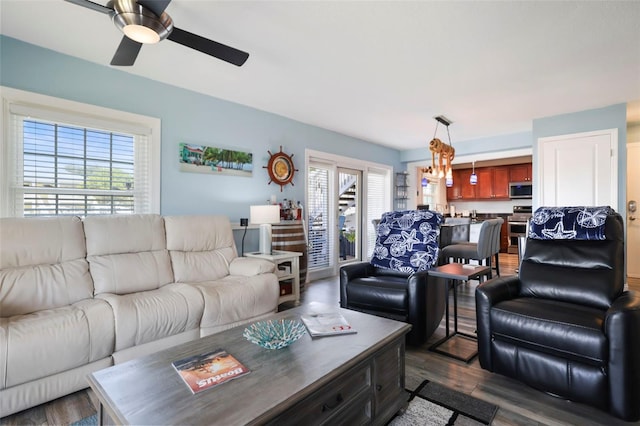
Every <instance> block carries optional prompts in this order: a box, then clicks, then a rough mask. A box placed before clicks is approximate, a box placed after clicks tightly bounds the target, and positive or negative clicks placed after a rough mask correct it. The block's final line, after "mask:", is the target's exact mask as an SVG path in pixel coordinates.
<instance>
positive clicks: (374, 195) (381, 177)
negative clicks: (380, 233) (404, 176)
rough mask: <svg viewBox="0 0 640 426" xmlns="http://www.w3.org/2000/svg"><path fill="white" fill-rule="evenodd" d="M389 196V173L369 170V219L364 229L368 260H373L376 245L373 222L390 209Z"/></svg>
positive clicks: (367, 203) (367, 202)
mask: <svg viewBox="0 0 640 426" xmlns="http://www.w3.org/2000/svg"><path fill="white" fill-rule="evenodd" d="M389 196H390V194H389V173H388V172H386V171H384V170H381V171H378V170H369V171H368V173H367V201H366V206H367V207H366V208H367V217H366V220H365V227H364V232H365V235H366V237H365V238H366V239H365V241H366V247H365V250H366V255H367V260H368V259H370V258H371V255H372V254H373V249H374V247H375V245H376V229H375V227H374V225H373V221H374V220H379V219H380V218H381V217H382V213H384V212H386V211H387V210H388V209H389Z"/></svg>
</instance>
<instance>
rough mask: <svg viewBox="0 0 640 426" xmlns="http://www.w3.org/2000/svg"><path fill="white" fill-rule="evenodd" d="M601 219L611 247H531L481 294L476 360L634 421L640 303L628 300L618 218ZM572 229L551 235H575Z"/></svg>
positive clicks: (556, 243)
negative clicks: (514, 269)
mask: <svg viewBox="0 0 640 426" xmlns="http://www.w3.org/2000/svg"><path fill="white" fill-rule="evenodd" d="M539 210H540V209H539ZM543 213H544V212H543ZM547 213H549V211H548V210H547ZM536 214H538V211H536ZM536 214H534V217H533V220H534V221H535V219H536ZM605 216H606V219H604V220H603V222H604V232H605V235H606V239H604V240H595V241H594V240H567V239H555V240H544V239H542V240H541V239H532V238H528V239H527V244H526V250H525V253H524V255H523V258H522V262H521V265H520V272H519V276H512V277H503V278H496V279H494V280H491V281H488V282H486V283H484V284H481V285H480V286H478V288H477V289H476V315H477V330H478V351H479V360H480V365H481V367H482V368H484V369H487V370H489V371H493V372H496V373H500V374H503V375H505V376H509V377H512V378H516V379H518V380H521V381H523V382H525V383H527V384H529V385H530V386H532V387H535V388H538V389H540V390H542V391H545V392H548V393H550V394H553V395H556V396H560V397H562V398H565V399H569V400H572V401H576V402H581V403H585V404H589V405H592V406H595V407H598V408H600V409H602V410H605V411H608V412H610V413H611V414H613V415H614V416H616V417H619V418H621V419H624V420H627V421H636V420H639V419H640V296H639V295H638V294H635V293H633V292H629V291H624V274H625V269H624V230H623V223H622V218H621V217H620V215H619V214H617V213H615V212H613V211H608V212H607V214H606V215H605ZM567 229H570V228H567V226H564V228H563V227H562V226H560V227H556V229H555V230H554V231H553V232H549V234H551V233H555V234H564V236H565V237H566V235H569V234H571V233H572V232H574V231H571V230H569V231H566V230H567ZM530 235H531V234H530Z"/></svg>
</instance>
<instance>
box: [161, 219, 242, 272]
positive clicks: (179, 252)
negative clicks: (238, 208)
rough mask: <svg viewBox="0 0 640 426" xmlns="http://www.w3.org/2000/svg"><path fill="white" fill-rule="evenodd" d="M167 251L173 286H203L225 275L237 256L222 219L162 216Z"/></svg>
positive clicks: (233, 242)
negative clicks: (194, 283) (192, 284)
mask: <svg viewBox="0 0 640 426" xmlns="http://www.w3.org/2000/svg"><path fill="white" fill-rule="evenodd" d="M164 220H165V229H166V233H167V249H168V250H169V253H170V255H171V263H172V267H173V273H174V278H175V282H191V283H193V282H203V281H209V280H216V279H218V278H222V277H225V276H227V275H229V264H230V263H231V262H232V261H233V259H235V258H236V257H237V256H238V254H237V250H236V245H235V240H234V239H233V231H232V230H231V224H230V223H229V218H227V217H226V216H166V217H165V218H164Z"/></svg>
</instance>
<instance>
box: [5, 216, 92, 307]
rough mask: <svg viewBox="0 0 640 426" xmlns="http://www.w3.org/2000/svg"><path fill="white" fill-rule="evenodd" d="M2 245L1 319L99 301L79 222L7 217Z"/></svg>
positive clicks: (67, 218)
mask: <svg viewBox="0 0 640 426" xmlns="http://www.w3.org/2000/svg"><path fill="white" fill-rule="evenodd" d="M0 242H1V243H0V316H2V317H9V316H12V315H21V314H29V313H32V312H38V311H41V310H46V309H55V308H59V307H63V306H68V305H70V304H72V303H74V302H77V301H79V300H83V299H87V298H91V297H93V283H92V281H91V276H90V275H89V268H88V264H87V261H86V260H85V256H86V247H85V240H84V233H83V229H82V222H81V221H80V219H79V218H77V217H55V218H3V219H0Z"/></svg>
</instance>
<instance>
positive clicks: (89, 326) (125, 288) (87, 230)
mask: <svg viewBox="0 0 640 426" xmlns="http://www.w3.org/2000/svg"><path fill="white" fill-rule="evenodd" d="M273 269H274V266H273V264H271V263H270V262H267V261H264V260H261V259H253V258H252V259H249V258H242V257H238V255H237V250H236V247H235V243H234V239H233V233H232V230H231V225H230V223H229V220H228V219H227V218H226V217H222V216H167V217H162V216H159V215H121V216H118V215H115V216H94V217H87V218H86V219H84V220H81V219H80V218H78V217H54V218H7V219H0V417H4V416H7V415H10V414H13V413H15V412H17V411H21V410H23V409H26V408H30V407H33V406H35V405H39V404H42V403H44V402H47V401H50V400H53V399H55V398H58V397H60V396H63V395H67V394H69V393H72V392H75V391H77V390H80V389H83V388H86V387H87V381H86V376H87V374H88V373H90V372H92V371H95V370H99V369H102V368H105V367H108V366H110V365H113V364H114V363H120V362H123V361H126V360H129V359H131V358H133V357H137V356H142V355H145V354H149V353H152V352H154V351H158V350H160V349H164V348H167V347H170V346H173V345H176V344H179V343H182V342H185V341H189V340H193V339H197V338H200V337H202V336H204V335H207V334H211V333H215V332H218V331H221V330H224V329H227V328H230V327H233V326H236V325H240V324H244V323H248V322H252V321H255V320H258V319H260V318H263V317H265V316H268V315H270V314H271V313H273V312H275V311H277V309H278V292H279V291H278V290H279V289H278V281H277V278H276V276H275V275H274V274H273Z"/></svg>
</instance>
